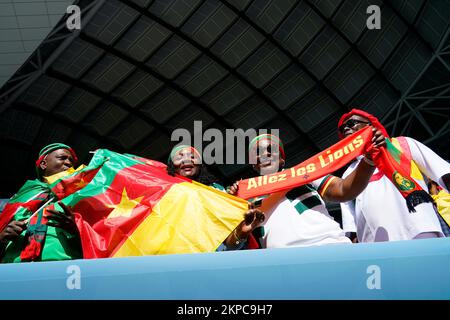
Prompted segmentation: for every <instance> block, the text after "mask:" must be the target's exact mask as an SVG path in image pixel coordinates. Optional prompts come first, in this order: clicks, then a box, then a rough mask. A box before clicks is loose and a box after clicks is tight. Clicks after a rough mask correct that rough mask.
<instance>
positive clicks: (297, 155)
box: [0, 0, 450, 197]
mask: <svg viewBox="0 0 450 320" xmlns="http://www.w3.org/2000/svg"><path fill="white" fill-rule="evenodd" d="M74 3H75V4H77V5H78V6H80V8H81V10H82V16H81V30H79V31H70V30H68V29H67V27H66V19H67V18H68V15H66V16H64V17H63V18H62V19H61V20H60V21H59V22H58V23H57V25H56V26H55V27H54V28H53V30H52V31H51V33H50V34H49V35H48V36H47V38H46V39H45V40H43V41H42V42H41V43H40V45H39V46H38V48H37V49H36V50H35V51H34V52H33V54H32V55H31V56H30V58H29V59H28V60H27V61H26V62H25V63H24V64H23V65H22V67H21V68H20V69H19V70H18V71H17V72H16V73H15V74H14V75H13V76H12V77H11V78H10V79H9V81H8V82H7V83H5V84H4V85H3V87H2V88H1V90H0V133H1V134H0V141H1V151H2V157H1V163H2V167H3V168H4V173H3V178H2V184H1V190H0V195H1V196H3V197H5V196H10V195H11V194H12V193H13V192H14V191H16V190H17V188H18V187H19V186H20V185H21V184H22V183H23V182H24V180H26V179H28V178H30V177H33V176H34V172H33V171H34V167H33V162H34V160H35V158H36V154H37V152H38V151H39V149H40V148H41V147H42V146H43V145H45V144H47V143H50V142H55V141H60V142H65V143H67V144H69V145H71V146H73V147H74V148H75V149H76V151H77V153H78V154H79V156H80V158H81V160H82V161H83V162H85V163H86V162H87V161H88V160H89V158H90V155H89V151H91V150H95V149H97V148H109V149H112V150H116V151H119V152H129V153H133V154H139V155H142V156H145V157H148V158H152V159H156V160H160V161H164V162H165V160H166V159H167V156H168V154H169V151H170V149H171V147H172V146H173V145H174V142H171V141H170V137H171V133H172V131H173V130H174V129H176V128H187V129H189V130H193V121H194V120H201V121H202V123H203V130H205V129H207V128H218V129H220V130H224V129H226V128H243V129H244V130H246V129H248V128H255V129H259V128H268V129H271V128H273V129H280V134H281V138H282V139H283V141H284V142H285V148H286V153H287V156H288V165H293V164H296V163H299V162H300V161H303V160H305V159H307V158H308V157H310V156H311V155H313V154H315V153H317V152H318V151H319V150H323V149H324V148H326V147H328V146H330V145H331V144H333V143H335V142H336V141H337V133H336V126H337V121H338V119H339V117H340V116H341V115H342V114H343V113H344V112H346V111H348V110H349V109H351V107H352V106H355V107H359V108H362V109H365V110H367V111H369V112H371V113H373V114H375V115H376V116H378V117H379V118H380V119H381V120H382V122H383V123H384V124H385V125H386V127H387V128H388V131H390V133H391V134H392V135H407V136H411V137H414V138H416V139H418V140H420V141H423V142H425V143H426V144H428V145H429V146H430V147H431V148H433V149H434V150H435V151H436V152H438V153H439V154H440V155H441V156H443V157H445V158H447V159H449V158H450V151H449V148H448V145H449V143H448V142H449V140H450V139H449V137H450V120H449V118H450V110H449V109H450V93H449V90H450V81H449V80H450V59H449V53H450V38H449V21H450V19H449V16H450V3H449V1H432V0H431V1H426V0H417V1H407V0H403V1H401V0H397V1H381V0H378V1H376V0H370V1H353V0H350V1H342V0H304V1H295V0H272V1H271V0H253V1H252V0H245V1H244V0H228V1H216V0H206V1H201V0H190V1H188V0H155V1H152V0H120V1H119V0H108V1H105V0H96V1H82V0H81V1H75V2H74ZM49 5H50V4H49ZM369 5H378V6H379V7H380V8H381V29H380V30H369V29H368V28H367V26H366V20H367V18H368V14H367V13H366V9H367V7H368V6H369ZM248 170H249V168H248V167H246V166H242V165H214V166H213V171H214V172H215V173H216V174H218V175H219V177H220V178H223V179H226V181H227V182H229V181H233V180H234V179H235V178H237V177H240V176H241V175H246V174H248Z"/></svg>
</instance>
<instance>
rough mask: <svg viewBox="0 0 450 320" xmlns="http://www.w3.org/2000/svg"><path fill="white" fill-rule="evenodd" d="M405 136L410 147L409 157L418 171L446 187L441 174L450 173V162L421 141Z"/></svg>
mask: <svg viewBox="0 0 450 320" xmlns="http://www.w3.org/2000/svg"><path fill="white" fill-rule="evenodd" d="M405 138H406V139H407V142H408V145H409V148H410V149H411V157H412V159H413V160H414V162H415V163H416V164H417V166H418V167H419V169H420V171H421V172H422V173H424V174H425V175H426V176H427V177H429V178H430V179H433V180H434V181H436V182H437V183H438V184H439V185H440V186H441V187H443V188H444V189H446V188H445V185H444V183H443V181H442V176H443V175H446V174H447V173H450V163H448V162H447V161H445V160H444V159H442V158H441V157H440V156H438V155H437V154H436V153H435V152H434V151H433V150H431V149H430V148H428V147H427V146H426V145H424V144H423V143H421V142H419V141H417V140H414V139H413V138H409V137H405ZM447 191H449V190H447Z"/></svg>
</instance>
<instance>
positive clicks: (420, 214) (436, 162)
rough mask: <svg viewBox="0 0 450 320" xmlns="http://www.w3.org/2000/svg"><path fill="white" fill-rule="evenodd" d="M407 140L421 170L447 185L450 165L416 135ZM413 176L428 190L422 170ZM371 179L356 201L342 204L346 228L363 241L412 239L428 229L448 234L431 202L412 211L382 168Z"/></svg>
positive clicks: (344, 226)
mask: <svg viewBox="0 0 450 320" xmlns="http://www.w3.org/2000/svg"><path fill="white" fill-rule="evenodd" d="M404 139H406V142H407V144H408V146H409V149H410V152H411V157H412V159H413V160H414V162H415V164H416V165H417V167H418V169H419V170H420V171H421V172H422V173H423V174H425V175H426V176H428V177H430V178H431V179H433V180H435V181H436V182H438V183H439V184H440V185H441V186H443V182H442V179H441V177H442V176H443V175H445V174H447V173H449V172H450V164H449V163H447V162H446V161H445V160H443V159H442V158H441V157H439V156H438V155H437V154H436V153H434V152H433V151H432V150H431V149H429V148H428V147H427V146H425V145H424V144H422V143H420V142H418V141H416V140H414V139H412V138H407V137H405V138H404ZM394 145H395V144H394ZM397 146H398V144H397ZM361 159H362V157H360V158H359V159H358V160H357V161H355V162H353V163H352V164H351V165H350V166H349V167H348V169H347V170H346V171H345V172H344V174H343V178H345V177H346V176H348V175H349V174H350V173H351V172H352V171H353V170H355V169H356V167H357V165H358V163H359V161H361ZM411 177H412V178H413V179H414V180H415V181H417V183H418V184H419V185H420V186H421V187H422V188H423V189H424V190H425V191H428V188H427V187H426V183H425V181H424V180H423V177H421V174H420V173H419V172H416V173H414V174H411ZM371 180H373V181H370V182H369V184H368V186H367V187H366V189H365V190H364V191H363V192H362V193H361V194H360V195H358V196H357V197H356V199H355V200H352V201H348V202H345V203H341V209H342V224H343V229H344V231H346V232H356V234H357V236H358V241H359V242H377V241H394V240H410V239H413V238H414V237H416V236H417V235H419V234H420V233H424V232H434V233H438V234H439V236H444V235H443V234H442V229H441V226H440V224H439V220H438V218H437V213H436V212H435V210H434V207H433V205H432V204H431V203H421V204H419V205H418V206H416V207H415V209H416V212H409V211H408V208H407V206H406V202H405V199H404V198H403V196H402V195H401V194H400V192H399V191H398V190H397V189H396V187H395V186H394V184H393V183H392V182H391V181H390V180H389V179H388V178H386V176H384V175H381V174H379V172H378V169H375V172H374V175H373V177H372V179H371Z"/></svg>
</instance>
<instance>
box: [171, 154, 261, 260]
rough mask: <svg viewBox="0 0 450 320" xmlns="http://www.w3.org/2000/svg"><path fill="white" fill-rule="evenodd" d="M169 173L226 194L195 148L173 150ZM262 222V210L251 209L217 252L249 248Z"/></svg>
mask: <svg viewBox="0 0 450 320" xmlns="http://www.w3.org/2000/svg"><path fill="white" fill-rule="evenodd" d="M167 172H168V173H169V174H170V175H175V174H178V175H180V176H183V177H186V178H188V179H191V180H194V181H197V182H200V183H202V184H205V185H208V186H211V187H213V188H215V189H218V190H220V191H223V192H226V190H225V188H224V187H223V186H222V185H220V184H219V183H217V179H216V178H215V177H214V176H213V175H212V174H210V173H209V172H208V170H207V168H206V166H204V165H203V164H202V157H201V155H200V153H199V152H198V151H197V149H195V148H194V147H191V146H187V145H180V146H177V147H175V148H173V149H172V151H171V152H170V156H169V159H168V162H167ZM262 221H264V213H263V212H261V211H260V210H258V209H250V210H248V211H247V212H245V214H244V219H243V221H242V222H241V223H240V224H239V225H238V226H237V227H236V228H235V229H234V230H233V232H232V233H231V234H230V235H229V236H228V237H227V239H225V241H224V242H223V243H222V244H221V245H220V246H219V248H218V249H217V251H227V250H239V249H244V248H247V247H248V244H247V242H248V238H249V236H250V237H252V235H251V231H252V230H253V229H254V228H255V227H257V226H258V225H259V224H260V223H261V222H262ZM252 240H253V239H252Z"/></svg>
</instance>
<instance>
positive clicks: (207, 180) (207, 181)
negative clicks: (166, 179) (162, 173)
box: [167, 159, 219, 186]
mask: <svg viewBox="0 0 450 320" xmlns="http://www.w3.org/2000/svg"><path fill="white" fill-rule="evenodd" d="M167 173H168V174H169V175H171V176H175V175H176V173H177V170H176V169H175V165H174V164H173V161H172V159H169V161H168V162H167ZM192 180H195V181H197V182H200V183H203V184H204V185H207V186H209V185H211V184H213V183H214V182H217V181H218V180H219V179H217V177H216V176H215V175H213V174H212V173H210V172H209V171H208V169H207V168H206V166H205V165H203V164H201V165H200V172H199V174H198V177H197V178H196V179H192Z"/></svg>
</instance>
